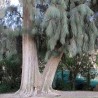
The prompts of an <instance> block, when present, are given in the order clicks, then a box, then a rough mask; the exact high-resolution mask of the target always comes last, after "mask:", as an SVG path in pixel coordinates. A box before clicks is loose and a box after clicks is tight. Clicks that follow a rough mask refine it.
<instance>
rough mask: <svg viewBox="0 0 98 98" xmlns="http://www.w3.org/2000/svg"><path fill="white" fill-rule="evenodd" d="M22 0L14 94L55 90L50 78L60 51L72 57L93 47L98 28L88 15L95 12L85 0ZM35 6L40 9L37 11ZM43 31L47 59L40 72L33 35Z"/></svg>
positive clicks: (51, 92) (26, 94)
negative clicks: (18, 67)
mask: <svg viewBox="0 0 98 98" xmlns="http://www.w3.org/2000/svg"><path fill="white" fill-rule="evenodd" d="M39 1H40V3H39ZM22 2H23V31H24V32H23V35H22V47H23V48H22V51H23V52H22V53H23V57H22V58H23V60H22V61H23V62H22V79H21V86H20V90H19V91H18V92H17V94H20V95H22V96H32V95H35V94H38V93H50V94H54V93H55V91H54V90H53V89H52V82H53V78H54V75H55V72H56V69H57V67H58V64H59V62H60V60H61V57H62V56H63V54H64V53H65V54H66V55H69V56H71V57H73V56H75V55H76V54H80V55H81V53H83V52H86V53H90V52H91V51H92V50H94V44H95V38H96V35H97V28H96V26H95V23H94V21H90V19H89V18H90V17H91V16H92V15H93V14H94V12H93V11H92V10H91V9H90V7H89V6H88V5H86V4H84V3H83V2H84V0H83V1H82V0H79V1H76V0H73V1H70V0H66V1H65V0H61V1H60V0H52V1H50V0H49V1H47V0H36V2H35V0H24V1H22ZM38 3H39V4H38ZM47 6H48V8H47ZM37 8H39V11H40V12H39V11H38V13H37V12H36V11H37ZM67 11H68V12H67ZM39 13H40V15H38V14H39ZM40 16H43V17H44V18H43V17H40ZM42 31H43V34H44V33H45V35H46V37H45V40H47V41H46V43H47V53H46V60H47V63H46V65H45V69H44V71H43V74H41V73H40V72H39V68H38V56H37V47H36V40H35V37H36V35H39V36H40V35H41V36H42V35H43V34H41V32H42Z"/></svg>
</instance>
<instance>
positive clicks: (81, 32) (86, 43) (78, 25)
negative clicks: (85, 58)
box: [70, 4, 97, 54]
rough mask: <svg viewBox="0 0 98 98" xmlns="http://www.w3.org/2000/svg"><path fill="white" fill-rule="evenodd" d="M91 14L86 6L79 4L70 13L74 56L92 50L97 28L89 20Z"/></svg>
mask: <svg viewBox="0 0 98 98" xmlns="http://www.w3.org/2000/svg"><path fill="white" fill-rule="evenodd" d="M93 14H94V12H93V11H92V10H91V9H90V8H89V7H88V6H87V5H86V4H81V5H79V6H77V7H75V8H74V9H72V10H71V12H70V24H71V30H72V34H73V38H74V40H75V42H76V46H77V51H76V54H77V53H82V52H89V51H90V52H91V51H92V50H94V44H95V39H96V35H97V28H96V26H95V23H94V21H90V19H89V18H90V17H91V16H92V15H93Z"/></svg>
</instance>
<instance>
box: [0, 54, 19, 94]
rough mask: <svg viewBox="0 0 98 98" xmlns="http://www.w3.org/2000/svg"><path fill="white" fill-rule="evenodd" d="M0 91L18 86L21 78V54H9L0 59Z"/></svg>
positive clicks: (6, 90) (14, 88)
mask: <svg viewBox="0 0 98 98" xmlns="http://www.w3.org/2000/svg"><path fill="white" fill-rule="evenodd" d="M0 66H1V69H0V70H1V71H0V72H2V74H1V79H0V82H1V83H0V92H1V93H2V92H8V91H13V90H16V89H18V88H19V86H20V79H21V76H20V75H21V56H18V55H17V54H14V55H11V56H10V57H9V58H6V59H3V60H2V61H0Z"/></svg>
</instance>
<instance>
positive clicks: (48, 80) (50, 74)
mask: <svg viewBox="0 0 98 98" xmlns="http://www.w3.org/2000/svg"><path fill="white" fill-rule="evenodd" d="M62 54H63V53H62ZM62 54H61V55H60V56H59V57H51V58H50V59H49V61H48V62H47V64H46V67H45V70H44V72H43V77H42V85H41V93H49V94H54V93H53V89H52V82H53V79H54V76H55V72H56V70H57V67H58V65H59V62H60V60H61V57H62Z"/></svg>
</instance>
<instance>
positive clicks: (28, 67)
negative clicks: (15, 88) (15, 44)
mask: <svg viewBox="0 0 98 98" xmlns="http://www.w3.org/2000/svg"><path fill="white" fill-rule="evenodd" d="M22 41H23V43H22V45H23V49H22V50H23V61H22V62H23V63H22V64H23V65H22V79H21V86H20V90H19V94H20V95H22V96H23V95H25V96H32V95H33V94H35V93H37V90H38V89H39V87H40V82H41V75H40V73H39V68H38V58H37V49H36V45H35V41H34V39H33V38H32V37H31V36H29V35H28V34H24V35H23V39H22Z"/></svg>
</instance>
